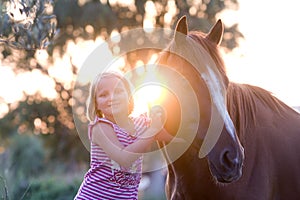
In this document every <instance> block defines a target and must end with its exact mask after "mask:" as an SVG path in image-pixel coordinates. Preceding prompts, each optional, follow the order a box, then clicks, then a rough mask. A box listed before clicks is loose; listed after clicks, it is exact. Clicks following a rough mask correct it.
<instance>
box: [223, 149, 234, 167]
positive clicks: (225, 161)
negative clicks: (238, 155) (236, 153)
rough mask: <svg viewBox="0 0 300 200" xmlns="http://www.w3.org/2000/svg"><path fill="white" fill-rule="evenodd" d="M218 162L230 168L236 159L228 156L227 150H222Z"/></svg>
mask: <svg viewBox="0 0 300 200" xmlns="http://www.w3.org/2000/svg"><path fill="white" fill-rule="evenodd" d="M220 162H221V165H222V166H223V167H225V168H226V169H230V168H232V167H234V166H235V164H236V159H234V158H231V157H230V151H229V150H224V151H223V152H222V153H221V157H220Z"/></svg>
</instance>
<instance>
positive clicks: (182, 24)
mask: <svg viewBox="0 0 300 200" xmlns="http://www.w3.org/2000/svg"><path fill="white" fill-rule="evenodd" d="M187 33H188V25H187V20H186V16H185V15H184V16H182V17H181V18H180V19H179V20H178V22H177V25H176V29H175V34H174V38H175V41H176V42H178V41H180V40H181V38H182V36H186V35H187Z"/></svg>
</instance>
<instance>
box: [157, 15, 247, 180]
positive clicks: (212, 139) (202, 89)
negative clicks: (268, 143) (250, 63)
mask: <svg viewBox="0 0 300 200" xmlns="http://www.w3.org/2000/svg"><path fill="white" fill-rule="evenodd" d="M222 35H223V24H222V22H221V21H218V22H217V23H216V25H215V26H214V27H213V28H212V29H211V31H210V32H209V33H208V34H203V33H201V32H188V27H187V22H186V17H182V18H181V19H180V20H179V22H178V24H177V27H176V32H175V35H174V38H173V40H172V41H171V43H170V44H169V46H168V48H166V49H165V50H164V51H162V52H161V54H160V57H159V60H158V66H159V68H158V69H159V71H161V72H164V71H168V70H166V69H172V70H174V71H175V72H176V73H177V74H180V76H181V77H182V79H185V80H187V81H188V82H189V84H190V86H191V90H193V93H194V95H195V97H196V100H197V102H196V104H197V105H195V104H194V105H193V104H192V103H190V104H191V105H189V108H187V109H189V115H192V117H191V119H189V121H193V120H194V119H193V116H195V117H196V116H197V115H195V114H196V113H198V116H199V118H198V119H197V120H198V122H197V129H196V131H195V132H197V134H196V135H195V137H194V138H193V141H192V142H191V148H189V150H188V151H187V152H186V153H189V154H191V153H193V154H194V155H193V156H194V157H196V156H197V157H200V158H202V157H204V156H206V158H207V159H208V163H209V167H210V171H211V173H212V174H213V176H214V177H215V178H216V179H217V180H218V181H219V182H232V181H234V180H237V179H238V178H239V177H240V176H241V173H242V172H241V168H242V163H243V159H244V153H243V147H242V146H241V144H240V142H239V139H238V137H237V135H236V132H235V127H234V124H233V122H232V120H231V118H230V116H229V114H228V112H227V108H226V89H227V86H228V83H229V81H228V78H227V76H226V73H225V68H224V64H223V61H222V58H221V57H220V56H219V53H218V50H217V46H218V44H219V43H220V41H221V38H222ZM172 73H173V72H172ZM172 73H171V74H172ZM165 76H168V72H167V73H166V75H165ZM166 78H167V77H166ZM170 79H171V80H169V82H170V81H172V82H173V83H174V87H180V84H179V86H176V83H177V82H180V80H179V79H180V78H179V79H178V78H175V79H176V80H172V78H170ZM173 83H172V84H173ZM172 84H170V85H172ZM177 85H178V84H177ZM184 90H187V89H183V93H184ZM180 93H181V92H180ZM187 98H188V97H187ZM176 99H177V100H176ZM166 101H167V102H165V106H166V111H167V116H168V119H167V124H166V126H167V129H168V130H169V132H171V134H176V131H177V130H178V124H179V123H178V122H180V120H182V116H183V113H184V112H187V111H188V110H187V109H185V108H182V107H181V108H180V106H181V105H182V104H181V103H182V102H180V101H181V100H180V99H179V100H178V98H176V94H175V95H174V94H171V95H170V96H169V98H168V99H167V100H166ZM188 102H189V101H188ZM190 108H192V109H190ZM186 123H189V122H186ZM192 123H193V124H195V123H194V122H192ZM174 126H175V128H174ZM183 126H186V127H188V126H190V124H184V125H183ZM184 134H188V133H184ZM189 134H191V133H189ZM183 137H185V136H183ZM190 149H197V151H195V150H190ZM200 158H197V159H200Z"/></svg>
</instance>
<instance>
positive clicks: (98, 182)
mask: <svg viewBox="0 0 300 200" xmlns="http://www.w3.org/2000/svg"><path fill="white" fill-rule="evenodd" d="M98 122H103V123H108V124H110V125H111V126H112V127H113V129H114V131H115V133H116V135H117V137H118V139H119V141H120V143H121V144H123V145H124V147H126V146H127V145H129V144H132V143H133V142H135V140H136V139H137V136H138V135H140V134H141V133H142V132H144V131H145V130H146V129H147V127H148V125H149V118H147V117H146V116H145V115H141V116H140V117H137V118H134V119H133V122H134V128H135V131H136V132H135V136H132V135H130V134H128V133H127V132H126V131H125V130H124V129H122V128H120V127H119V126H118V125H117V124H114V123H112V122H111V121H109V120H107V119H105V118H96V119H95V120H94V122H92V123H90V124H89V129H88V134H89V139H90V140H91V134H92V128H93V126H94V125H95V124H96V123H98ZM90 159H91V161H90V169H89V170H88V172H87V173H86V174H85V176H84V180H83V182H82V184H81V186H80V188H79V190H78V193H77V195H76V196H75V198H74V199H76V200H81V199H82V200H83V199H84V200H89V199H93V200H96V199H99V200H100V199H101V200H105V199H110V200H121V199H130V200H135V199H137V197H138V186H139V183H140V180H141V176H142V157H140V158H138V159H137V160H136V161H135V162H134V163H133V164H132V166H131V167H130V168H125V167H122V166H120V165H119V164H118V163H117V162H115V161H114V160H112V159H110V158H109V157H108V156H107V154H106V153H105V152H104V151H103V149H102V148H100V147H99V146H98V145H97V144H95V143H93V142H91V154H90Z"/></svg>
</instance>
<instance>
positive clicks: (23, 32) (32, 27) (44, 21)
mask: <svg viewBox="0 0 300 200" xmlns="http://www.w3.org/2000/svg"><path fill="white" fill-rule="evenodd" d="M52 3H53V2H52V0H20V1H18V0H10V1H3V2H2V3H1V8H2V9H1V11H2V13H1V18H0V37H1V40H0V42H3V43H5V44H6V45H8V46H10V47H13V48H17V49H26V50H35V49H42V48H46V47H47V46H48V45H49V44H50V43H51V42H52V40H53V38H54V36H55V34H56V23H57V22H56V17H55V15H53V14H52V13H51V7H52Z"/></svg>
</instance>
